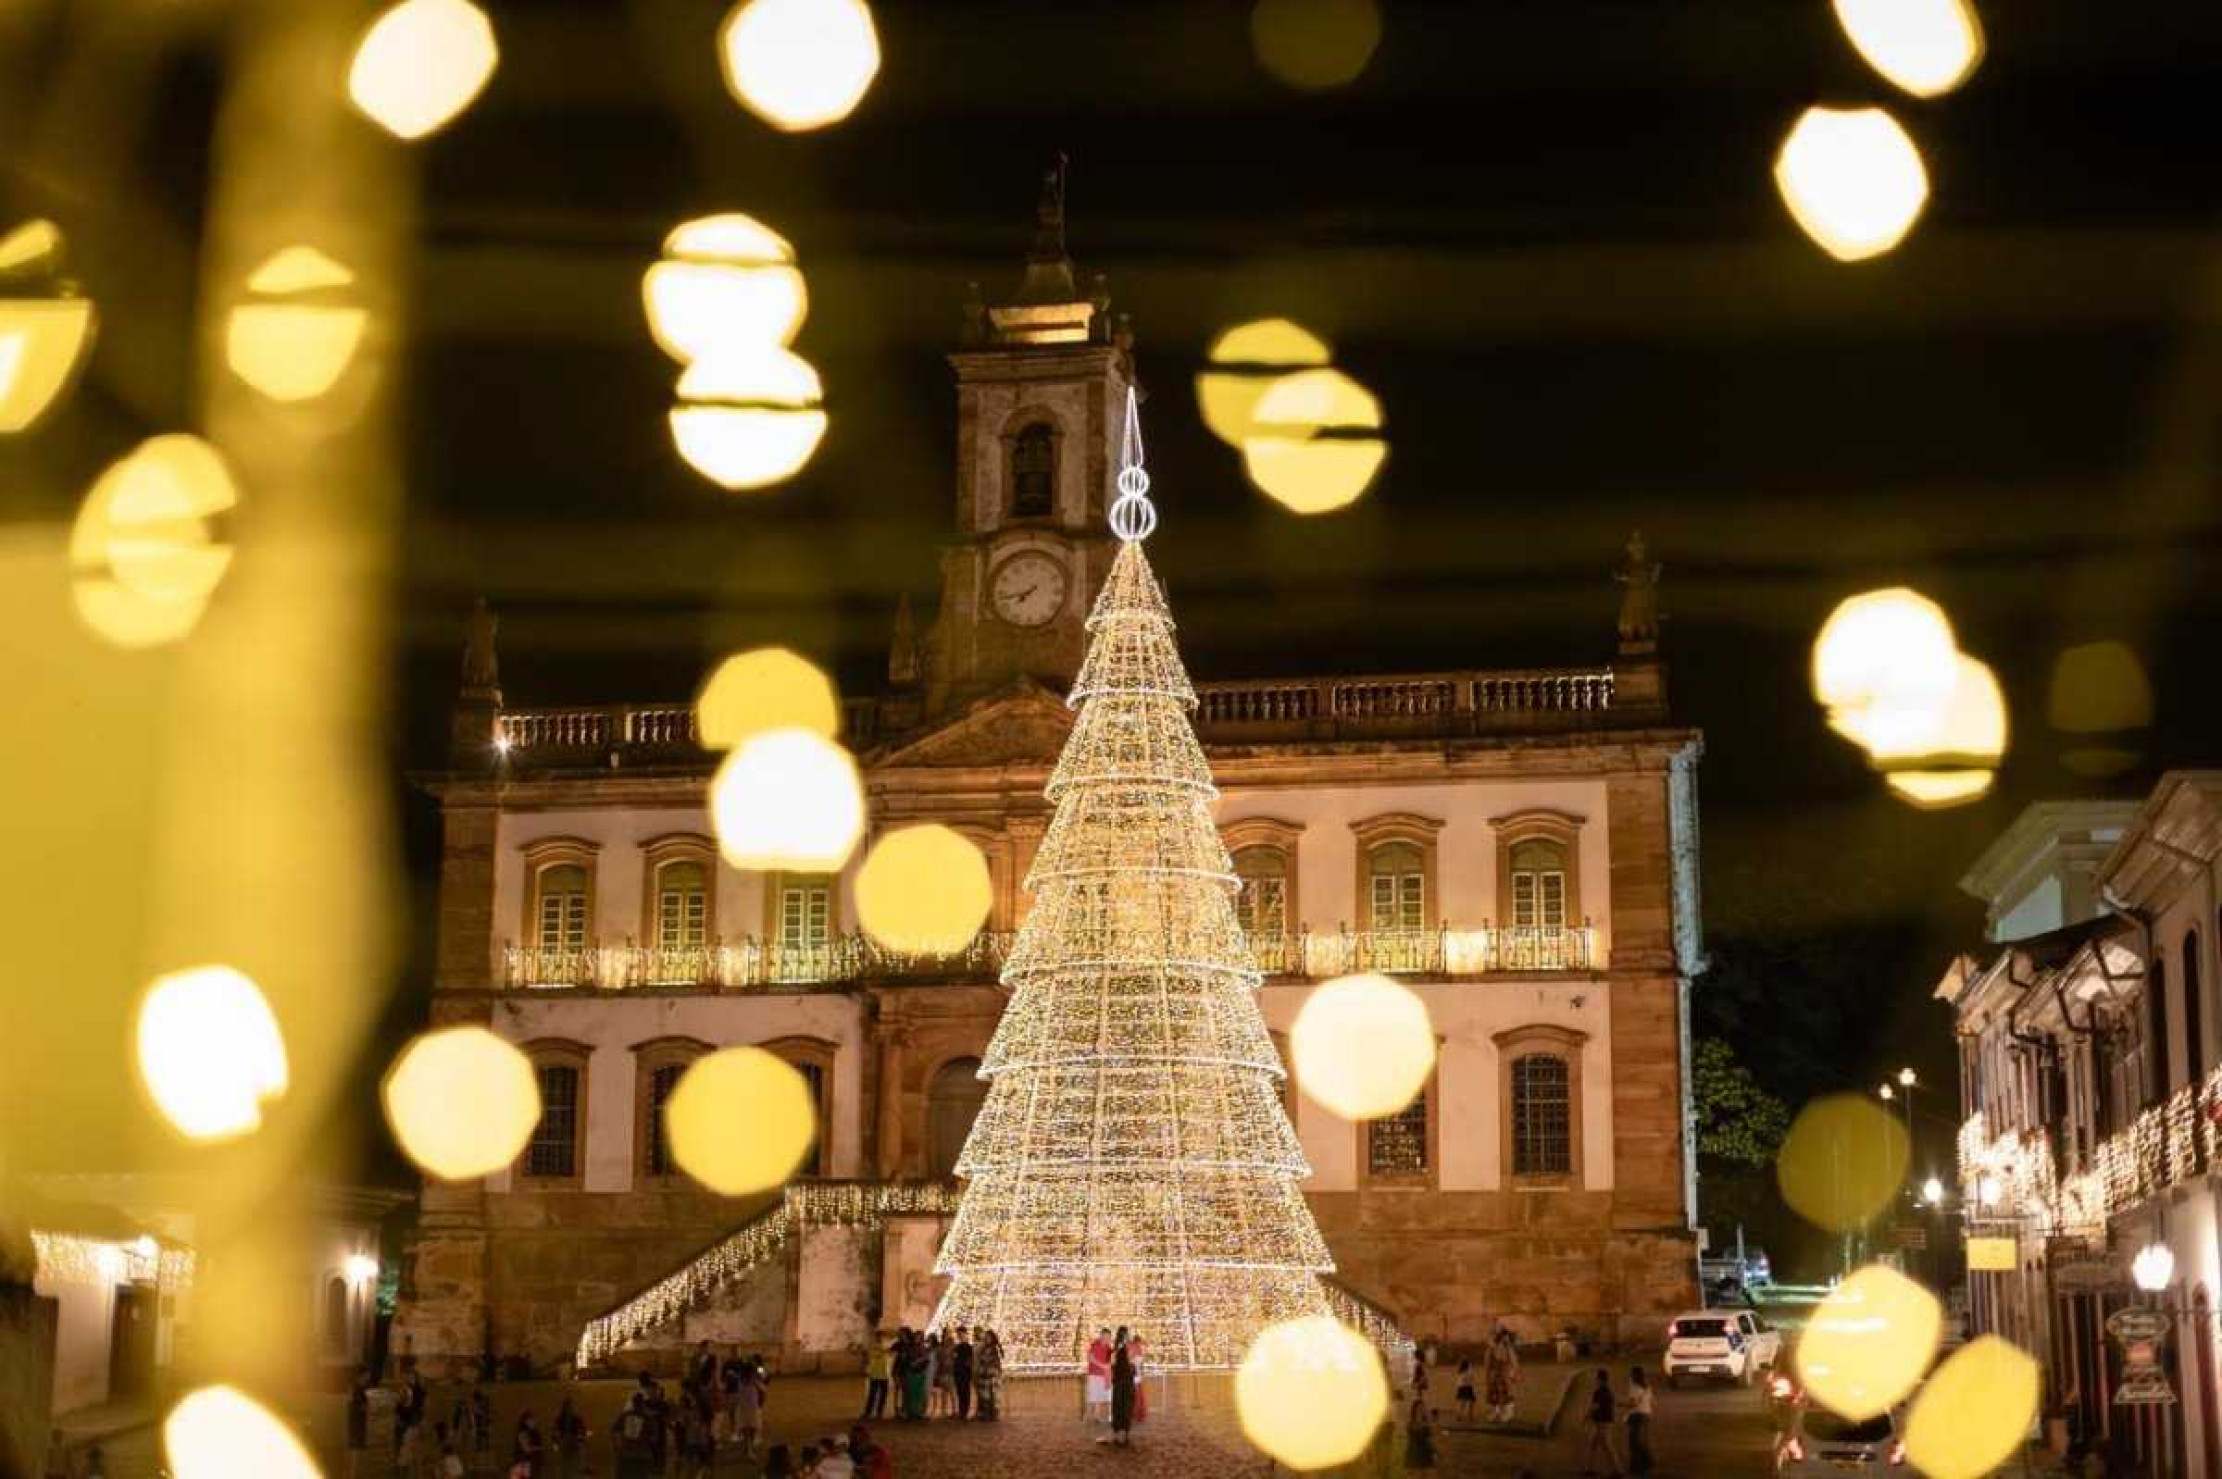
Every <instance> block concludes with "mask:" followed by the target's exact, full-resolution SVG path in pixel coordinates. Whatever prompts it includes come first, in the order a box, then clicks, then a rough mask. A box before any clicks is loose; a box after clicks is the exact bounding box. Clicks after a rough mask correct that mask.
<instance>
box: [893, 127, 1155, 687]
mask: <svg viewBox="0 0 2222 1479" xmlns="http://www.w3.org/2000/svg"><path fill="white" fill-rule="evenodd" d="M1066 183H1067V173H1066V161H1065V159H1064V157H1063V156H1062V155H1060V156H1058V158H1057V159H1056V161H1055V162H1054V163H1053V164H1052V166H1051V167H1050V169H1049V171H1048V173H1047V174H1046V175H1045V176H1044V177H1043V180H1042V188H1041V195H1040V198H1039V200H1038V202H1037V204H1036V206H1035V212H1034V234H1033V240H1032V243H1031V245H1030V246H1029V247H1028V249H1027V253H1026V260H1025V266H1024V270H1023V272H1022V273H1021V275H1020V277H1019V280H1018V283H1017V286H1016V288H1015V289H1014V290H1013V291H1012V292H1011V293H1009V294H1008V295H1007V296H1006V297H1005V298H1004V299H1003V300H1001V301H988V300H984V299H983V298H982V297H981V295H980V293H979V291H978V289H977V288H976V287H975V288H974V289H973V290H972V292H971V294H970V296H969V298H968V301H967V302H966V304H965V306H964V317H963V336H962V347H961V348H959V349H958V350H957V352H955V353H954V354H952V355H950V356H949V364H950V366H951V368H952V369H954V370H955V371H956V378H957V490H956V493H957V496H956V510H955V512H956V530H955V537H954V538H953V539H952V541H951V542H950V543H949V545H948V546H947V547H946V548H945V549H944V551H943V553H942V562H941V572H942V575H941V608H940V617H939V620H938V622H937V624H936V627H935V631H934V635H933V640H932V641H931V642H930V643H929V644H928V649H929V653H930V658H931V668H930V671H929V673H928V675H927V683H926V706H927V710H928V713H929V715H938V714H940V713H943V712H946V711H947V710H948V709H950V708H951V707H953V706H955V705H958V704H961V703H964V702H965V701H967V700H969V699H971V698H974V697H977V696H979V695H980V694H983V693H988V692H992V691H994V690H996V689H998V688H1001V687H1003V686H1005V685H1006V684H1008V683H1010V682H1011V681H1012V680H1013V679H1016V678H1022V677H1024V678H1034V679H1037V680H1039V681H1040V682H1042V683H1045V684H1048V685H1049V686H1051V687H1054V688H1056V689H1058V690H1059V691H1062V690H1063V689H1064V688H1065V687H1067V686H1068V685H1069V684H1070V683H1071V681H1072V677H1073V674H1074V673H1075V672H1077V671H1078V670H1079V667H1080V658H1081V654H1082V651H1083V650H1084V648H1085V646H1086V633H1085V632H1084V631H1083V630H1082V627H1081V623H1082V621H1083V619H1084V618H1085V617H1086V616H1087V613H1088V608H1089V605H1090V603H1091V602H1092V601H1093V600H1094V598H1095V592H1096V587H1097V586H1098V585H1099V584H1100V583H1101V581H1102V579H1103V576H1104V573H1105V571H1107V570H1108V569H1109V568H1110V563H1111V555H1112V543H1113V541H1112V540H1111V538H1110V535H1109V531H1108V530H1107V528H1106V527H1105V524H1104V511H1105V509H1106V508H1107V507H1108V505H1109V498H1110V494H1111V479H1112V477H1113V476H1114V475H1115V474H1116V472H1117V470H1118V436H1119V427H1120V415H1119V413H1120V408H1121V407H1123V406H1124V405H1125V403H1126V389H1127V385H1128V384H1129V383H1130V382H1131V381H1132V379H1133V367H1132V361H1131V357H1130V355H1129V353H1128V350H1129V344H1130V336H1129V335H1127V334H1126V333H1125V332H1124V331H1123V327H1122V328H1121V329H1119V330H1117V331H1115V330H1114V326H1113V321H1112V318H1111V293H1110V289H1109V287H1108V286H1107V285H1106V284H1105V282H1104V279H1103V278H1102V277H1101V276H1100V275H1099V276H1097V277H1096V278H1095V279H1093V281H1092V282H1091V283H1090V284H1089V287H1088V289H1087V290H1086V291H1085V292H1083V291H1082V289H1081V288H1080V286H1079V282H1080V279H1079V277H1078V275H1077V273H1076V272H1075V270H1074V267H1073V262H1072V257H1071V254H1070V253H1069V251H1068V250H1067V248H1066V245H1065V198H1066V195H1065V191H1066Z"/></svg>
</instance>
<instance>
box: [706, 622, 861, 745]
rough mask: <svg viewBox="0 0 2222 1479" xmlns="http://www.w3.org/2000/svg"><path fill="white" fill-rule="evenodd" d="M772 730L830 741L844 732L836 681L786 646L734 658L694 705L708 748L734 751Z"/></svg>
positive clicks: (720, 667)
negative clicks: (803, 731)
mask: <svg viewBox="0 0 2222 1479" xmlns="http://www.w3.org/2000/svg"><path fill="white" fill-rule="evenodd" d="M767 729H807V730H809V731H810V732H811V733H812V734H816V735H822V736H823V737H825V738H826V739H834V738H836V737H838V736H839V734H840V732H841V703H840V700H839V699H838V698H837V697H836V696H835V694H834V690H833V680H832V679H831V678H828V677H827V676H826V675H825V673H824V672H823V671H821V670H820V669H819V667H818V665H817V664H816V663H813V662H811V661H810V660H809V659H808V658H806V657H803V656H801V655H800V654H798V653H794V652H790V651H789V650H787V649H786V648H784V647H757V648H753V649H751V650H749V651H747V652H736V653H734V654H733V655H732V656H731V657H729V658H727V659H726V660H725V661H723V662H721V663H719V664H718V666H717V671H716V672H714V673H712V674H711V675H710V680H709V681H708V682H707V683H704V684H703V685H702V692H701V694H700V695H699V696H697V697H696V699H695V701H694V730H695V734H696V736H697V737H699V738H700V740H701V741H702V745H703V747H704V748H705V749H711V750H730V749H732V748H733V747H734V746H735V745H737V744H739V743H740V742H741V741H742V740H745V739H747V738H748V737H749V736H750V735H752V734H761V733H763V732H764V731H765V730H767Z"/></svg>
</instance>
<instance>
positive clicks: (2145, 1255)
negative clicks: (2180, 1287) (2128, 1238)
mask: <svg viewBox="0 0 2222 1479" xmlns="http://www.w3.org/2000/svg"><path fill="white" fill-rule="evenodd" d="M2129 1277H2130V1282H2131V1283H2133V1284H2135V1285H2136V1286H2137V1287H2138V1288H2140V1289H2142V1290H2144V1291H2145V1292H2146V1293H2147V1294H2158V1293H2159V1292H2160V1291H2161V1290H2163V1289H2165V1288H2167V1287H2168V1285H2169V1283H2170V1281H2172V1280H2173V1279H2174V1278H2175V1277H2176V1250H2175V1249H2173V1248H2171V1247H2169V1246H2168V1245H2167V1244H2166V1243H2162V1242H2157V1241H2156V1242H2151V1243H2147V1244H2146V1245H2145V1246H2144V1247H2142V1248H2140V1249H2138V1250H2137V1256H2136V1257H2135V1258H2132V1259H2131V1260H2130V1261H2129Z"/></svg>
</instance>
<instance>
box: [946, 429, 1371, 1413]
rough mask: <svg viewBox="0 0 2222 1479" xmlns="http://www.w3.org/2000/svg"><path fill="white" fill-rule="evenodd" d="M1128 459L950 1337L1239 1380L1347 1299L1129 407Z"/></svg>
mask: <svg viewBox="0 0 2222 1479" xmlns="http://www.w3.org/2000/svg"><path fill="white" fill-rule="evenodd" d="M1125 462H1126V466H1125V467H1124V468H1123V469H1122V470H1121V473H1120V478H1119V489H1120V495H1121V501H1122V504H1124V505H1125V507H1126V510H1127V514H1128V517H1127V518H1126V519H1124V520H1118V519H1114V521H1113V532H1114V533H1116V534H1118V535H1119V536H1120V539H1121V541H1122V543H1121V547H1120V549H1119V553H1118V557H1117V558H1116V559H1115V560H1114V561H1113V562H1112V565H1111V571H1110V574H1109V576H1108V577H1107V578H1106V580H1105V582H1104V586H1103V591H1102V594H1101V595H1100V596H1099V597H1098V598H1097V601H1096V605H1095V610H1094V611H1093V613H1091V614H1090V616H1089V618H1088V624H1087V625H1088V632H1089V643H1088V651H1087V655H1086V657H1085V658H1084V659H1083V660H1082V662H1081V665H1080V672H1079V675H1078V677H1077V678H1076V679H1075V680H1074V683H1073V687H1072V694H1071V698H1070V700H1069V702H1070V703H1071V704H1072V706H1073V707H1074V708H1075V709H1077V710H1078V713H1077V716H1076V717H1075V719H1074V722H1073V729H1072V733H1071V735H1070V737H1069V738H1068V739H1067V741H1066V743H1065V748H1064V751H1063V753H1062V754H1060V755H1059V756H1058V759H1057V764H1056V767H1055V769H1054V770H1053V771H1052V772H1051V774H1050V778H1049V783H1048V785H1047V787H1046V788H1045V790H1046V794H1047V795H1048V798H1049V800H1050V802H1051V803H1052V805H1053V807H1054V812H1053V814H1052V817H1051V820H1050V824H1049V827H1048V830H1047V832H1046V833H1045V834H1044V836H1043V838H1042V843H1041V846H1040V848H1039V850H1038V851H1037V852H1036V854H1035V858H1034V864H1033V868H1032V870H1031V872H1030V873H1029V874H1028V877H1027V886H1028V888H1029V889H1030V890H1032V892H1033V896H1034V905H1033V908H1032V910H1031V911H1030V912H1029V913H1028V915H1027V917H1026V922H1025V925H1024V927H1023V928H1022V929H1020V931H1019V935H1018V939H1017V941H1016V942H1015V943H1014V944H1013V945H1012V947H1011V952H1010V957H1009V959H1008V960H1007V961H1006V963H1005V965H1004V968H1003V982H1004V984H1005V985H1006V986H1008V987H1009V988H1010V989H1011V993H1012V994H1011V1000H1010V1003H1009V1005H1008V1006H1007V1007H1006V1008H1005V1009H1004V1012H1003V1017H1002V1021H1001V1022H1000V1023H999V1024H998V1026H997V1027H996V1031H995V1036H994V1038H993V1040H992V1041H991V1042H990V1043H989V1045H988V1050H987V1054H986V1056H985V1058H983V1059H982V1061H981V1067H980V1076H981V1077H982V1078H984V1079H986V1080H988V1084H989V1087H988V1095H987V1101H986V1103H985V1105H984V1106H983V1107H982V1109H981V1112H980V1115H979V1118H978V1120H977V1121H976V1122H975V1123H974V1125H973V1128H972V1133H971V1135H970V1137H969V1138H968V1139H967V1140H966V1142H965V1146H964V1151H963V1153H962V1155H960V1156H959V1158H958V1161H957V1168H956V1169H957V1174H958V1175H959V1176H961V1177H963V1178H965V1181H966V1183H967V1184H966V1187H965V1192H964V1200H963V1203H962V1205H961V1206H960V1207H959V1209H958V1212H957V1217H956V1222H955V1225H954V1226H953V1227H952V1228H951V1229H950V1232H949V1236H948V1239H947V1240H946V1241H945V1242H944V1243H943V1244H942V1248H941V1255H940V1258H939V1261H938V1262H937V1264H936V1268H937V1271H939V1272H941V1273H944V1274H947V1275H949V1276H950V1278H951V1281H952V1282H951V1284H950V1286H949V1289H948V1291H947V1292H946V1293H945V1294H944V1296H943V1297H942V1301H941V1306H940V1308H939V1309H938V1310H937V1311H936V1313H935V1316H934V1323H935V1325H936V1326H939V1327H942V1328H947V1327H951V1326H957V1325H969V1326H973V1327H979V1326H983V1325H984V1326H988V1327H990V1328H992V1329H994V1330H995V1331H996V1333H997V1334H998V1335H1000V1336H1001V1337H1002V1339H1003V1347H1004V1352H1005V1357H1004V1360H1005V1365H1006V1367H1007V1368H1008V1369H1010V1370H1012V1371H1015V1372H1024V1371H1035V1372H1049V1371H1075V1370H1078V1369H1079V1368H1080V1365H1081V1362H1082V1359H1083V1353H1084V1350H1085V1348H1086V1345H1087V1342H1088V1340H1089V1338H1090V1336H1091V1335H1092V1334H1093V1333H1094V1331H1095V1330H1096V1329H1098V1328H1099V1327H1106V1326H1119V1325H1126V1326H1130V1327H1133V1328H1134V1329H1136V1330H1137V1331H1139V1332H1140V1333H1141V1334H1142V1335H1143V1336H1144V1338H1145V1339H1146V1340H1147V1341H1148V1347H1149V1352H1150V1356H1149V1359H1150V1362H1151V1364H1152V1366H1153V1367H1155V1368H1157V1369H1196V1368H1230V1367H1233V1366H1235V1365H1237V1364H1239V1363H1240V1361H1241V1359H1242V1357H1243V1354H1244V1352H1245V1351H1246V1350H1247V1349H1248V1347H1249V1344H1250V1341H1251V1340H1252V1338H1253V1337H1255V1336H1256V1334H1257V1333H1258V1331H1259V1330H1261V1329H1263V1328H1264V1327H1265V1326H1266V1325H1268V1324H1271V1323H1274V1322H1276V1321H1279V1320H1285V1319H1290V1318H1293V1317H1296V1316H1300V1315H1321V1314H1325V1313H1327V1312H1328V1304H1327V1296H1326V1292H1325V1289H1324V1286H1323V1285H1322V1282H1321V1280H1320V1277H1319V1276H1320V1275H1321V1274H1324V1273H1327V1272H1331V1271H1332V1269H1333V1268H1334V1260H1333V1259H1332V1257H1330V1255H1329V1254H1328V1251H1327V1245H1326V1243H1325V1242H1324V1241H1323V1240H1322V1239H1321V1237H1320V1235H1319V1230H1318V1228H1317V1226H1316V1225H1315V1224H1314V1223H1313V1221H1312V1216H1311V1210H1310V1208H1309V1207H1308V1206H1307V1205H1306V1204H1305V1202H1304V1198H1303V1194H1302V1192H1301V1191H1299V1190H1298V1187H1297V1183H1298V1181H1299V1180H1300V1179H1301V1178H1302V1177H1304V1176H1306V1175H1308V1174H1309V1169H1310V1168H1309V1167H1308V1166H1307V1165H1306V1163H1305V1161H1304V1155H1303V1152H1302V1150H1301V1149H1300V1148H1299V1147H1298V1145H1297V1141H1296V1133H1295V1131H1294V1129H1293V1128H1292V1127H1291V1126H1290V1124H1289V1122H1288V1116H1287V1114H1286V1113H1285V1112H1284V1111H1283V1109H1282V1107H1281V1088H1280V1080H1281V1079H1282V1078H1283V1077H1284V1071H1283V1069H1282V1067H1281V1062H1280V1057H1279V1055H1278V1054H1277V1053H1276V1052H1275V1051H1274V1047H1273V1043H1272V1040H1271V1038H1270V1037H1269V1036H1268V1035H1267V1033H1266V1028H1265V1020H1264V1018H1263V1017H1262V1016H1261V1015H1260V1013H1259V1011H1258V1007H1257V999H1256V991H1257V987H1258V984H1259V981H1260V980H1261V975H1260V972H1259V970H1258V964H1257V961H1256V958H1255V957H1254V956H1253V955H1252V954H1251V951H1250V947H1249V944H1248V942H1247V941H1246V940H1245V939H1244V937H1243V934H1242V929H1241V926H1240V924H1239V923H1238V922H1237V921H1236V918H1235V912H1234V896H1235V889H1236V879H1235V872H1234V866H1233V863H1232V860H1231V859H1230V858H1229V857H1228V855H1227V850H1226V847H1225V845H1224V844H1223V843H1222V842H1221V841H1220V838H1219V833H1218V830H1217V828H1216V827H1215V826H1214V825H1213V822H1212V802H1213V800H1214V798H1215V797H1216V796H1217V795H1218V791H1217V788H1216V787H1215V786H1214V785H1213V783H1212V779H1211V769H1210V766H1209V764H1208V763H1207V762H1206V761H1205V759H1204V753H1203V747H1202V746H1201V745H1200V744H1199V743H1198V742H1197V740H1196V733H1195V730H1194V728H1193V727H1192V726H1191V724H1190V720H1189V715H1190V713H1191V712H1192V711H1193V710H1194V709H1195V707H1196V693H1195V689H1194V688H1193V687H1192V686H1191V685H1190V683H1189V679H1188V674H1187V672H1186V670H1185V669H1184V668H1183V667H1182V665H1181V661H1180V654H1179V652H1178V650H1177V649H1176V648H1175V645H1174V641H1173V621H1172V616H1171V613H1170V612H1169V611H1168V610H1167V609H1166V605H1165V599H1164V596H1163V594H1162V593H1161V592H1160V590H1159V589H1158V585H1157V581H1156V578H1155V577H1154V576H1153V575H1152V574H1151V571H1150V567H1149V562H1148V560H1147V559H1145V558H1144V557H1143V554H1142V547H1141V543H1140V541H1141V539H1142V538H1143V537H1144V536H1146V535H1147V534H1148V532H1149V529H1150V527H1152V526H1153V525H1154V523H1155V516H1154V513H1149V512H1147V509H1148V505H1147V503H1146V501H1144V499H1143V495H1144V494H1145V493H1146V492H1147V490H1148V479H1147V476H1146V475H1144V474H1142V471H1141V468H1140V466H1139V463H1140V454H1139V438H1138V435H1137V429H1136V427H1135V424H1134V418H1133V409H1132V406H1131V403H1130V405H1129V408H1128V453H1127V457H1126V459H1125Z"/></svg>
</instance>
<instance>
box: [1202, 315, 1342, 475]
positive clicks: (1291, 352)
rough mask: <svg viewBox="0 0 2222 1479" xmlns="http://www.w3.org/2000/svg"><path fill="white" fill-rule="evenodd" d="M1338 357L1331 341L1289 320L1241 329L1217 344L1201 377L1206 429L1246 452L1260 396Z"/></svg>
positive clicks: (1246, 325) (1214, 342)
mask: <svg viewBox="0 0 2222 1479" xmlns="http://www.w3.org/2000/svg"><path fill="white" fill-rule="evenodd" d="M1333 357H1334V355H1333V351H1332V350H1330V349H1329V348H1328V346H1327V341H1326V340H1324V339H1322V338H1320V337H1319V336H1318V335H1317V334H1314V333H1313V332H1312V331H1311V330H1309V329H1307V328H1305V327H1304V326H1303V325H1302V324H1299V323H1295V322H1293V321H1291V320H1289V319H1285V318H1262V319H1253V320H1251V321H1250V322H1249V323H1243V324H1236V325H1235V326H1234V327H1233V328H1231V329H1228V330H1226V331H1225V332H1223V333H1222V334H1220V335H1219V337H1218V338H1216V339H1214V340H1212V341H1211V347H1210V348H1209V349H1208V350H1206V351H1205V353H1204V361H1205V364H1204V368H1203V369H1202V370H1201V371H1200V372H1199V373H1198V374H1197V376H1196V406H1197V409H1198V410H1200V411H1201V412H1202V413H1203V418H1204V425H1205V426H1207V427H1209V428H1210V430H1211V434H1212V435H1213V436H1215V437H1217V438H1219V440H1221V441H1222V442H1225V443H1226V444H1227V445H1228V446H1230V447H1233V448H1235V449H1236V450H1237V451H1239V450H1241V447H1242V443H1243V439H1244V438H1246V437H1248V436H1249V435H1250V431H1251V428H1252V426H1253V425H1254V424H1255V419H1256V415H1257V406H1258V399H1259V397H1261V396H1263V395H1264V394H1265V392H1266V391H1267V390H1268V389H1269V388H1271V387H1272V385H1273V384H1274V383H1275V382H1276V381H1278V380H1280V379H1281V378H1282V377H1283V376H1285V375H1287V374H1288V373H1289V372H1290V371H1291V370H1306V369H1316V368H1318V367H1320V366H1322V365H1325V364H1327V363H1329V362H1330V361H1331V360H1332V359H1333Z"/></svg>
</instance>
